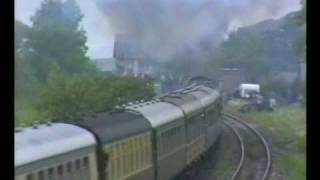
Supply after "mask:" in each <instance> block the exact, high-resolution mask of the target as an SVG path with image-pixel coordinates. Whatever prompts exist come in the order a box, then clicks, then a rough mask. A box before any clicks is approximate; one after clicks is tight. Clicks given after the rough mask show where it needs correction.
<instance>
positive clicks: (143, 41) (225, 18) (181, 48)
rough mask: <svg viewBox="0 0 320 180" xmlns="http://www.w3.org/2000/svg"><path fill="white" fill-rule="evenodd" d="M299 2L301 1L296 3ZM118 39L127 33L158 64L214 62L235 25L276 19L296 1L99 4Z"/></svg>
mask: <svg viewBox="0 0 320 180" xmlns="http://www.w3.org/2000/svg"><path fill="white" fill-rule="evenodd" d="M297 1H298V0H297ZM96 2H97V6H98V7H99V8H100V9H101V11H103V13H104V14H105V15H106V17H107V18H108V21H109V22H110V24H111V26H112V29H113V31H114V33H115V34H129V35H130V36H131V37H133V38H135V39H136V40H137V42H139V44H140V46H141V48H142V49H143V50H144V53H145V54H146V56H149V57H152V58H153V59H154V60H156V61H170V60H172V59H177V57H179V58H178V59H182V60H183V59H184V56H185V57H189V55H191V54H192V56H193V59H194V60H196V61H204V60H208V59H210V52H211V50H212V49H213V48H214V47H216V46H217V45H219V43H221V42H222V41H223V39H224V37H225V35H226V34H227V33H228V31H229V29H230V26H231V25H232V24H233V23H238V24H239V25H249V24H253V23H256V22H258V21H260V20H262V19H264V18H266V17H276V16H278V15H281V13H283V11H285V10H286V8H287V7H288V6H290V3H296V0H96Z"/></svg>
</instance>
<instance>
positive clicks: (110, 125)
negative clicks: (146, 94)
mask: <svg viewBox="0 0 320 180" xmlns="http://www.w3.org/2000/svg"><path fill="white" fill-rule="evenodd" d="M221 103H222V102H221V97H220V86H218V85H217V84H215V83H213V82H212V81H209V80H206V81H204V82H201V83H199V82H193V84H191V85H190V86H188V87H187V88H185V89H181V90H177V91H174V92H172V93H170V94H167V95H164V96H162V97H160V98H154V99H153V100H151V101H146V102H142V101H140V102H137V103H129V104H127V105H125V106H121V107H118V108H117V110H115V111H113V112H103V113H98V114H96V115H94V116H91V117H88V118H86V119H84V120H83V121H79V122H75V123H73V124H70V123H62V122H61V123H51V124H46V125H40V126H35V127H29V128H24V129H22V130H21V131H19V132H16V133H15V180H47V179H52V180H53V179H54V180H167V179H171V178H173V177H175V176H176V175H178V174H179V173H180V172H182V171H183V170H184V169H186V167H189V166H191V165H192V163H194V162H195V161H197V160H199V159H200V157H201V156H202V155H204V154H205V153H206V152H207V151H208V150H209V149H210V148H214V144H215V142H216V141H217V139H218V138H219V135H220V132H221V125H222V123H221V120H220V112H221V110H222V104H221Z"/></svg>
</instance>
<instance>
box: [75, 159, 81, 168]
mask: <svg viewBox="0 0 320 180" xmlns="http://www.w3.org/2000/svg"><path fill="white" fill-rule="evenodd" d="M76 168H77V170H79V169H80V159H77V160H76Z"/></svg>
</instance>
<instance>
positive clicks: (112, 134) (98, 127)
mask: <svg viewBox="0 0 320 180" xmlns="http://www.w3.org/2000/svg"><path fill="white" fill-rule="evenodd" d="M77 125H79V126H82V127H84V128H86V129H88V130H90V131H92V132H93V133H95V134H96V135H97V136H98V137H99V139H100V141H101V143H103V144H106V143H110V142H113V141H116V140H119V139H122V138H124V137H128V136H132V135H136V134H139V133H142V132H146V131H148V130H150V129H151V125H150V123H149V122H148V120H146V119H145V118H144V117H143V116H141V115H139V114H135V113H131V112H125V111H122V112H114V113H108V112H103V113H98V114H96V115H95V116H92V117H90V118H87V119H85V120H84V121H80V122H77Z"/></svg>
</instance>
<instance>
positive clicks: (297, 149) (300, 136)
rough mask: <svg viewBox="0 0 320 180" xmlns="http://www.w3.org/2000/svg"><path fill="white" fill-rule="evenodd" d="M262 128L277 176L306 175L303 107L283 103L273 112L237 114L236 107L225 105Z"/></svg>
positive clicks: (297, 177)
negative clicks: (278, 174) (278, 173)
mask: <svg viewBox="0 0 320 180" xmlns="http://www.w3.org/2000/svg"><path fill="white" fill-rule="evenodd" d="M225 110H227V111H228V112H232V113H234V114H237V115H238V116H240V117H242V118H243V119H246V120H248V121H250V122H251V123H255V124H256V125H257V126H258V127H260V128H261V129H263V131H262V130H261V132H264V134H263V135H264V137H266V138H267V141H268V144H269V145H270V146H271V149H273V153H272V163H273V165H272V166H273V167H274V169H276V170H277V171H280V174H281V176H282V178H281V179H296V180H303V179H305V177H306V109H305V108H301V107H293V106H284V107H279V108H278V109H276V111H275V112H272V113H270V112H251V113H247V114H239V113H238V110H239V107H227V108H225Z"/></svg>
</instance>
